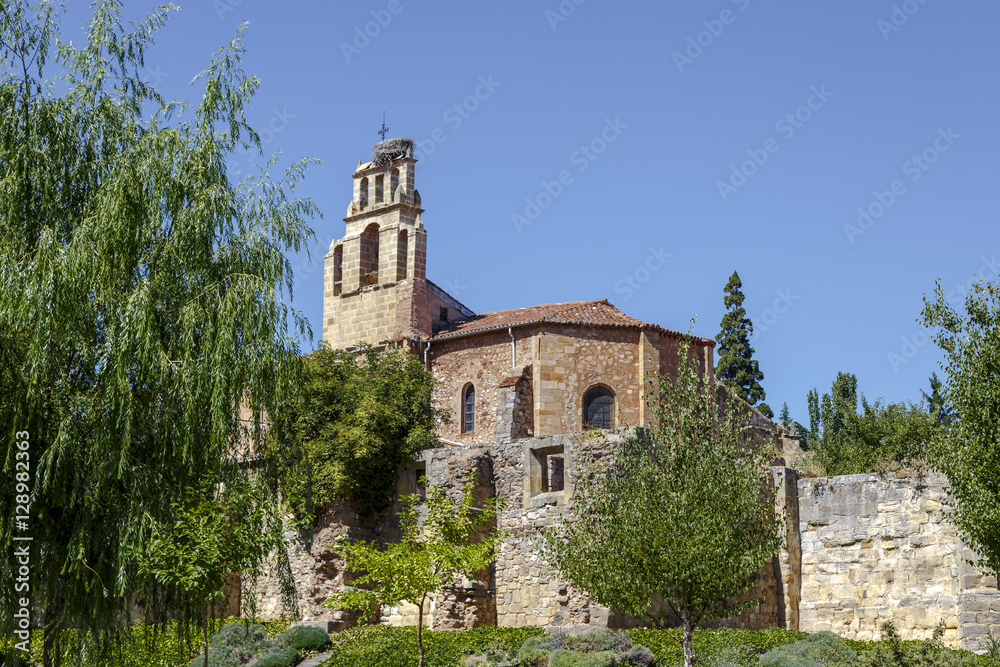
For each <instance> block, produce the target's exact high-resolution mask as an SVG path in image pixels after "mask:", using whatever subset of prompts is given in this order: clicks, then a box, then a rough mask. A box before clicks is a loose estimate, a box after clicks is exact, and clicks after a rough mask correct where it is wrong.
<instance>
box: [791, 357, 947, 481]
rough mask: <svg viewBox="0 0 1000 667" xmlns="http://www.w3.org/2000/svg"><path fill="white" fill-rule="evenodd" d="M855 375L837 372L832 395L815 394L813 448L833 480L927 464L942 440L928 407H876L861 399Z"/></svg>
mask: <svg viewBox="0 0 1000 667" xmlns="http://www.w3.org/2000/svg"><path fill="white" fill-rule="evenodd" d="M857 386H858V381H857V378H856V377H855V376H854V375H853V374H852V373H837V379H836V380H835V381H834V382H833V386H832V387H831V391H830V393H829V394H823V396H822V399H820V395H819V392H818V391H817V390H816V389H813V390H811V391H810V392H809V395H808V401H809V415H810V422H811V430H810V434H809V448H810V449H811V450H813V451H815V452H816V460H817V461H818V462H819V464H820V465H821V466H822V468H823V470H824V472H825V474H827V475H850V474H856V473H866V472H881V471H884V470H889V469H893V468H898V467H902V466H908V465H914V464H918V463H920V462H923V461H925V460H926V459H927V458H928V457H929V456H930V455H931V454H932V452H933V451H934V450H935V448H936V447H937V446H938V444H939V443H940V441H941V437H942V432H941V430H940V429H939V428H937V426H938V424H937V421H936V419H935V417H934V415H932V414H931V413H929V412H928V411H927V410H925V409H924V408H923V407H922V406H920V405H917V404H914V403H907V402H900V403H888V404H887V403H885V402H884V401H882V400H881V399H879V400H876V401H875V402H874V403H869V402H868V401H867V400H865V398H864V395H862V396H861V407H862V409H861V412H858V407H857V404H858V391H857Z"/></svg>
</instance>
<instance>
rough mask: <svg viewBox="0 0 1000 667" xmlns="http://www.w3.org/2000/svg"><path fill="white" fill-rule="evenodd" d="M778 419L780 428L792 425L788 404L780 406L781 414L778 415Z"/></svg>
mask: <svg viewBox="0 0 1000 667" xmlns="http://www.w3.org/2000/svg"><path fill="white" fill-rule="evenodd" d="M778 419H780V420H781V425H782V426H788V425H789V424H791V423H792V415H791V414H789V412H788V403H782V404H781V413H780V414H779V416H778Z"/></svg>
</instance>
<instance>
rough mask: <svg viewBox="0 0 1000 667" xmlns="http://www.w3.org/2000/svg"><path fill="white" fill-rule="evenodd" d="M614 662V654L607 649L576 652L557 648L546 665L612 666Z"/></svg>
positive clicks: (551, 666)
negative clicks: (595, 651) (593, 651)
mask: <svg viewBox="0 0 1000 667" xmlns="http://www.w3.org/2000/svg"><path fill="white" fill-rule="evenodd" d="M615 664H617V661H616V660H615V654H614V653H611V652H608V651H602V652H600V653H577V652H576V651H568V650H563V649H559V650H556V651H553V652H552V654H551V655H550V656H549V663H548V667H614V666H615Z"/></svg>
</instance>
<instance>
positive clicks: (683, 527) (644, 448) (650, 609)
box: [539, 342, 784, 648]
mask: <svg viewBox="0 0 1000 667" xmlns="http://www.w3.org/2000/svg"><path fill="white" fill-rule="evenodd" d="M688 349H689V346H688V344H687V343H686V342H685V343H683V344H682V345H681V346H680V349H679V352H678V354H679V359H680V360H681V362H680V363H678V374H677V378H676V380H674V379H672V378H669V377H665V376H661V377H660V378H659V380H658V384H657V385H656V386H655V387H654V389H655V391H654V392H651V395H650V399H649V407H650V411H651V414H652V415H653V424H654V425H653V427H652V428H651V430H650V431H649V433H648V434H645V433H644V432H642V431H639V432H637V433H636V435H634V436H630V437H627V438H624V439H621V440H620V441H617V442H615V441H612V442H610V443H609V444H610V446H611V451H612V456H611V457H610V458H611V461H612V463H611V464H602V463H600V462H596V461H593V460H586V459H585V460H583V461H582V462H581V463H582V470H583V473H582V474H581V475H580V478H579V480H578V485H577V490H576V494H575V495H574V499H573V502H574V511H573V515H572V516H568V517H566V518H565V519H564V520H562V521H561V522H560V523H559V524H557V526H556V527H554V528H551V529H544V528H543V529H540V530H539V535H540V540H541V550H542V552H543V553H544V554H545V558H546V559H547V560H548V561H549V563H551V564H552V565H553V566H554V567H555V568H556V569H557V570H558V571H559V573H560V576H561V577H563V578H564V579H566V580H567V581H569V582H571V583H572V584H573V585H574V586H577V587H578V588H581V589H583V590H584V591H586V592H587V593H588V594H590V595H591V596H592V597H594V598H595V599H596V600H597V601H598V602H600V603H601V604H605V605H608V606H610V607H612V608H613V609H616V610H619V611H621V612H624V613H628V614H631V615H633V616H639V617H646V618H647V619H649V620H650V621H652V622H653V623H656V624H664V623H666V622H668V620H669V618H670V616H671V615H674V616H675V617H679V618H681V619H682V621H683V624H684V626H685V629H686V632H685V642H686V643H687V644H688V646H689V648H690V641H689V640H690V629H691V627H692V626H693V624H695V623H698V622H699V621H702V620H709V619H713V618H724V617H727V616H731V615H736V614H739V613H741V612H742V611H743V610H745V609H748V608H750V607H751V606H753V605H755V604H756V603H757V601H756V600H739V601H736V600H735V599H736V598H739V597H740V596H742V595H744V594H745V593H746V592H747V591H749V590H750V588H751V587H752V586H753V585H754V583H756V581H757V575H758V571H759V570H760V568H761V567H762V566H764V565H765V564H767V563H769V562H771V559H772V558H773V556H774V555H775V554H776V553H777V552H778V550H779V549H780V547H781V544H782V542H783V540H784V524H783V521H782V518H781V517H780V516H778V515H777V513H776V512H775V510H774V506H773V501H772V499H771V497H770V496H769V495H768V494H767V493H766V491H765V489H767V488H769V487H768V485H769V483H770V479H771V477H770V462H771V460H772V458H773V452H772V451H771V450H770V449H769V447H768V445H767V444H766V443H760V442H757V441H755V439H754V432H753V430H752V428H751V426H750V418H751V415H750V414H749V411H747V410H746V409H745V406H744V405H743V403H742V402H741V401H738V400H735V399H734V397H732V395H731V394H730V393H729V392H728V391H727V390H725V389H724V388H723V387H721V386H720V385H718V384H716V383H715V382H714V381H713V380H712V378H711V376H709V377H708V378H707V379H706V378H705V377H704V376H700V375H699V374H698V369H697V367H696V365H695V364H696V360H694V359H692V358H691V357H690V356H689V355H688ZM655 597H662V599H663V601H664V604H663V605H662V606H660V607H654V606H653V600H654V598H655Z"/></svg>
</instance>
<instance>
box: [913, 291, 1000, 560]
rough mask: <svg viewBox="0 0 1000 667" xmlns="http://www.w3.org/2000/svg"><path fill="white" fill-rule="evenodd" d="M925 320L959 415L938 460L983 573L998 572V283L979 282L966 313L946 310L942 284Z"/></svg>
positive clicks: (956, 517)
mask: <svg viewBox="0 0 1000 667" xmlns="http://www.w3.org/2000/svg"><path fill="white" fill-rule="evenodd" d="M923 321H924V324H926V325H927V326H931V327H935V328H936V329H937V333H936V334H935V336H934V341H935V342H936V343H937V344H938V346H940V347H941V349H942V350H944V353H945V359H944V363H943V367H944V372H945V375H946V377H947V379H946V383H945V386H944V389H943V391H942V396H943V399H944V402H945V403H946V404H947V405H949V406H951V407H953V408H954V410H955V414H954V417H955V419H954V421H953V422H952V424H951V427H950V429H949V435H950V438H949V442H948V443H947V445H946V446H945V447H943V448H942V451H941V452H940V455H939V456H937V457H936V458H935V460H934V464H935V466H936V467H937V468H938V469H940V470H941V471H942V472H944V473H945V474H946V475H947V476H948V484H949V489H948V491H949V495H950V497H951V499H952V503H953V506H954V512H953V513H952V515H951V520H952V522H953V523H954V524H955V526H956V527H957V528H958V532H959V534H960V535H961V537H962V539H963V540H964V541H965V543H966V544H968V545H969V546H970V547H972V549H973V550H974V551H975V552H976V553H977V554H978V555H979V556H980V560H979V561H978V565H979V566H980V567H983V568H986V569H989V570H993V571H994V572H998V571H1000V382H997V373H998V370H997V369H998V368H1000V283H996V282H990V283H985V284H984V283H982V282H979V283H977V284H975V285H973V286H972V288H971V289H970V291H969V293H968V294H967V295H966V298H965V312H964V313H959V312H958V311H957V310H955V309H954V308H952V307H951V305H949V304H948V301H947V300H946V299H945V296H944V292H943V291H942V289H941V283H940V281H939V282H938V284H937V286H936V287H935V290H934V298H933V300H929V299H927V298H926V297H925V298H924V310H923Z"/></svg>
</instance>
